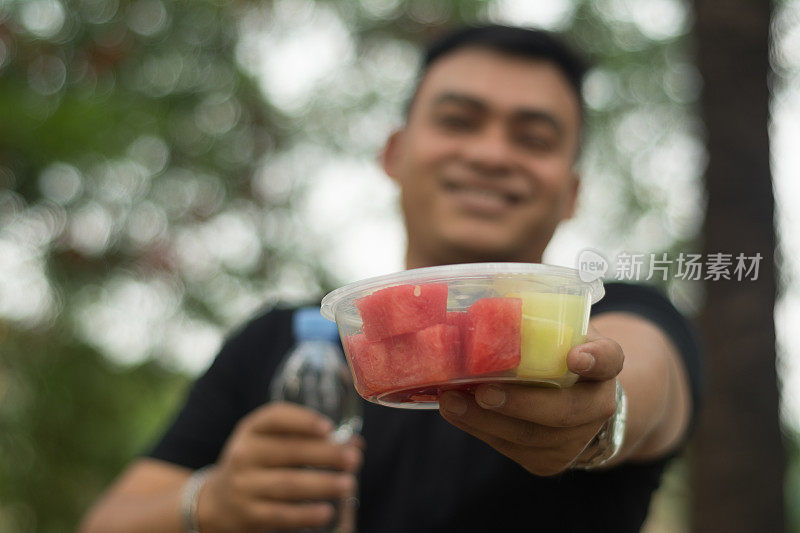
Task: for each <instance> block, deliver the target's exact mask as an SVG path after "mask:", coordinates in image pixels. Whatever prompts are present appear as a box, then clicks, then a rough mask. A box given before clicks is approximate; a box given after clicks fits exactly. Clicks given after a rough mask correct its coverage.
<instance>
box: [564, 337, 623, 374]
mask: <svg viewBox="0 0 800 533" xmlns="http://www.w3.org/2000/svg"><path fill="white" fill-rule="evenodd" d="M624 362H625V354H624V353H623V352H622V347H621V346H620V345H619V344H618V343H617V342H616V341H614V340H612V339H609V338H608V337H601V336H599V335H597V336H590V338H589V340H588V341H587V342H584V343H583V344H579V345H577V346H574V347H573V348H572V349H571V350H570V351H569V353H567V367H568V368H569V369H570V370H571V371H572V372H574V373H576V374H578V375H579V376H580V379H581V380H584V381H585V380H590V381H605V380H609V379H613V378H615V377H617V374H619V373H620V372H621V371H622V365H623V363H624Z"/></svg>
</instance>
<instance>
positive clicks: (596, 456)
mask: <svg viewBox="0 0 800 533" xmlns="http://www.w3.org/2000/svg"><path fill="white" fill-rule="evenodd" d="M627 415H628V398H627V396H626V395H625V389H623V388H622V384H621V383H620V382H619V380H617V409H616V411H614V414H613V415H612V416H611V418H609V419H608V420H606V421H605V423H604V424H603V425H602V426H601V427H600V431H598V432H597V434H596V435H595V436H594V438H593V439H592V440H591V441H590V442H589V444H588V445H587V446H586V448H584V449H583V451H582V452H581V453H580V454H579V455H578V457H577V458H576V459H575V462H573V463H572V466H571V468H575V469H580V470H594V469H595V468H600V467H602V466H604V465H605V464H607V463H608V462H609V461H611V460H612V459H613V458H614V457H616V456H617V454H618V453H619V451H620V450H621V449H622V444H623V443H624V441H625V419H626V417H627Z"/></svg>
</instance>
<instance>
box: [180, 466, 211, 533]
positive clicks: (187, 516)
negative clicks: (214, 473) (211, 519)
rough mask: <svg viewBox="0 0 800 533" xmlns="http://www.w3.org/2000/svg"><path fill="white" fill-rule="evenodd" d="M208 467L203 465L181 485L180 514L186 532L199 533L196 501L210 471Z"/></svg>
mask: <svg viewBox="0 0 800 533" xmlns="http://www.w3.org/2000/svg"><path fill="white" fill-rule="evenodd" d="M209 468H210V467H208V466H205V467H203V468H201V469H200V470H196V471H195V472H194V473H193V474H192V475H191V476H189V479H188V480H187V481H186V483H185V484H184V485H183V491H182V492H181V516H183V525H184V527H185V528H186V533H200V525H199V524H198V521H197V501H198V500H199V499H200V489H202V488H203V485H204V484H205V482H206V479H207V478H208V474H210V473H211V471H210V470H209Z"/></svg>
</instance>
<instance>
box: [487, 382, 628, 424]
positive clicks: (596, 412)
mask: <svg viewBox="0 0 800 533" xmlns="http://www.w3.org/2000/svg"><path fill="white" fill-rule="evenodd" d="M475 400H476V402H477V404H478V405H480V406H481V407H482V408H484V409H489V410H491V411H494V412H498V413H501V414H504V415H506V416H509V417H511V418H519V419H521V420H527V421H528V422H534V423H536V424H541V425H543V426H549V427H555V428H565V427H575V426H582V425H585V424H591V423H595V422H597V421H604V420H607V419H608V418H609V417H610V416H611V415H613V414H614V411H616V408H617V400H616V385H615V383H614V381H604V382H585V383H576V384H575V385H573V386H572V387H569V388H566V389H545V388H539V387H531V386H526V385H512V384H497V383H492V384H481V385H479V386H478V387H477V388H476V389H475Z"/></svg>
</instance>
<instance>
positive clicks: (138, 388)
mask: <svg viewBox="0 0 800 533" xmlns="http://www.w3.org/2000/svg"><path fill="white" fill-rule="evenodd" d="M0 327H2V332H0V341H2V352H3V353H2V363H1V364H0V435H2V436H3V437H2V439H0V455H1V456H2V457H3V460H2V461H0V531H2V532H4V533H5V532H9V533H10V532H19V531H72V530H74V528H75V525H76V524H77V521H78V519H79V517H80V515H81V513H82V512H83V511H84V510H85V509H86V508H88V506H89V505H90V504H91V502H92V500H93V499H94V498H95V497H96V496H97V494H99V493H100V492H101V491H102V490H103V489H104V488H105V487H106V486H107V485H108V484H109V483H110V482H111V481H112V479H113V477H114V476H115V475H116V474H117V473H119V472H120V471H121V470H122V468H123V467H124V465H125V463H126V462H127V461H129V460H130V458H131V457H133V456H135V455H136V454H138V453H141V451H142V450H143V449H146V448H147V447H148V446H150V445H152V442H151V440H152V438H153V435H154V434H155V433H154V432H155V431H156V430H158V429H159V428H160V427H161V426H162V425H163V424H165V423H166V422H167V419H166V417H167V416H168V413H169V412H171V411H172V410H173V409H174V408H175V407H176V405H177V402H178V400H180V399H181V398H182V395H183V390H184V389H185V387H186V384H187V381H188V379H187V378H186V377H185V376H182V375H179V374H176V373H174V372H169V371H166V370H165V369H164V368H163V367H162V366H161V365H159V364H158V363H156V362H148V363H145V364H142V365H140V366H137V367H133V368H118V367H115V366H113V365H109V363H108V362H107V361H106V360H104V358H103V356H102V355H101V354H99V353H98V352H97V351H96V350H93V349H92V348H90V347H88V346H86V345H85V344H81V343H78V342H75V341H74V340H70V337H71V335H70V334H69V332H65V331H63V330H61V329H60V328H53V329H50V330H49V331H41V330H40V331H33V332H24V331H19V330H14V329H8V328H7V327H4V326H0Z"/></svg>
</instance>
